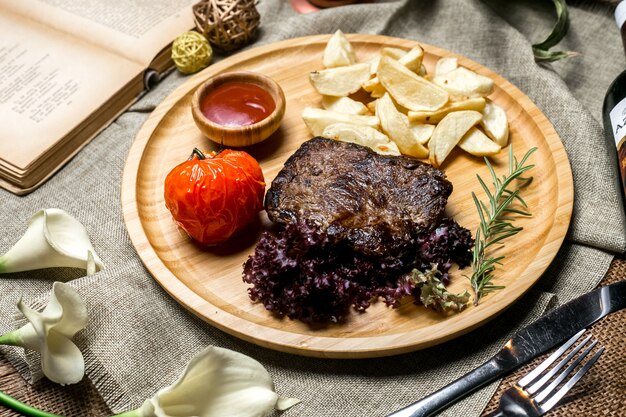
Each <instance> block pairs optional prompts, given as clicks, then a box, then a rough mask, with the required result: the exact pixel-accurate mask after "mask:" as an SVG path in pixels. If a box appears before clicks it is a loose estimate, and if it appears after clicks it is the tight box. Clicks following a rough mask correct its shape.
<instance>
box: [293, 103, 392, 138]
mask: <svg viewBox="0 0 626 417" xmlns="http://www.w3.org/2000/svg"><path fill="white" fill-rule="evenodd" d="M302 120H304V124H306V126H307V127H308V128H309V131H311V134H313V136H320V135H321V134H322V132H324V129H325V128H326V126H328V125H331V124H333V123H349V124H353V125H362V126H369V127H371V128H373V129H378V128H380V121H379V120H378V117H376V116H360V115H354V114H345V113H337V112H332V111H328V110H323V109H316V108H313V107H306V108H305V109H304V110H303V111H302Z"/></svg>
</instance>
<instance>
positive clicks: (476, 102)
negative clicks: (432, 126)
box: [408, 97, 485, 123]
mask: <svg viewBox="0 0 626 417" xmlns="http://www.w3.org/2000/svg"><path fill="white" fill-rule="evenodd" d="M484 108H485V99H484V98H482V97H476V98H469V99H467V100H463V101H451V102H449V103H448V104H446V105H445V106H443V107H442V108H440V109H439V110H435V111H410V112H409V113H408V116H409V120H411V121H412V122H421V123H439V122H440V121H441V119H443V118H444V117H445V116H446V114H448V113H451V112H453V111H460V110H476V111H483V109H484Z"/></svg>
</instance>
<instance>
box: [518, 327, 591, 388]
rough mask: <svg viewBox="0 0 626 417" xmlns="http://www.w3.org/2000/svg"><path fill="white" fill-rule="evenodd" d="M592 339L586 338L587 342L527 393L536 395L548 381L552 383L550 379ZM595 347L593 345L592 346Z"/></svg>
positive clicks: (582, 343)
mask: <svg viewBox="0 0 626 417" xmlns="http://www.w3.org/2000/svg"><path fill="white" fill-rule="evenodd" d="M590 339H591V335H589V336H587V337H586V338H585V340H583V341H582V342H580V343H579V344H578V346H576V347H575V348H574V349H572V351H571V352H570V353H569V354H568V355H567V356H566V357H564V358H563V359H562V360H561V361H560V362H559V363H558V364H557V365H556V366H555V367H554V368H552V369H550V372H547V373H546V374H545V375H544V376H543V377H542V378H541V379H540V380H539V381H537V382H536V383H534V384H533V385H531V386H530V387H529V388H528V389H527V390H526V392H528V393H529V394H531V395H532V394H534V393H536V392H537V391H539V390H540V389H541V387H543V386H544V385H545V384H547V383H548V381H550V379H552V377H553V376H554V375H556V373H557V372H559V371H560V370H561V368H563V367H564V366H565V365H567V363H568V362H569V361H570V360H571V359H572V358H573V357H574V356H575V355H576V354H577V353H578V352H580V350H581V349H582V348H583V346H585V344H587V342H588V341H589V340H590ZM592 346H593V345H592Z"/></svg>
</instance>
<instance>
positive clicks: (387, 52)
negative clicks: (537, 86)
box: [380, 46, 407, 61]
mask: <svg viewBox="0 0 626 417" xmlns="http://www.w3.org/2000/svg"><path fill="white" fill-rule="evenodd" d="M406 53H407V51H405V50H404V49H400V48H394V47H392V46H387V47H385V48H383V49H381V50H380V56H388V57H389V58H391V59H395V60H396V61H397V60H399V59H400V58H402V57H403V56H405V55H406Z"/></svg>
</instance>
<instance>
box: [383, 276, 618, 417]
mask: <svg viewBox="0 0 626 417" xmlns="http://www.w3.org/2000/svg"><path fill="white" fill-rule="evenodd" d="M625 307H626V281H620V282H618V283H615V284H611V285H607V286H605V287H600V288H598V289H596V290H593V291H591V292H589V293H587V294H584V295H582V296H580V297H578V298H575V299H574V300H572V301H570V302H568V303H566V304H563V305H562V306H560V307H558V308H555V309H554V310H552V311H550V312H549V313H547V314H545V315H544V316H542V317H540V318H539V319H537V320H536V321H534V322H533V323H531V324H530V325H528V326H526V327H524V328H523V329H521V330H519V331H517V333H515V335H514V336H513V337H512V338H511V339H509V341H508V342H506V344H505V345H504V347H503V348H502V349H501V350H500V351H499V352H498V353H497V354H496V355H495V356H493V357H492V358H491V359H489V360H488V361H487V362H485V363H484V364H483V365H481V366H479V367H478V368H476V369H474V370H473V371H471V372H469V373H467V374H465V375H464V376H462V377H461V378H459V379H457V380H456V381H454V382H452V383H451V384H449V385H447V386H445V387H443V388H442V389H440V390H439V391H436V392H434V393H432V394H430V395H428V396H427V397H424V398H423V399H421V400H419V401H417V402H415V403H413V404H411V405H409V406H407V407H405V408H403V409H401V410H399V411H396V412H394V413H392V414H389V415H387V417H428V416H431V415H433V414H434V413H436V412H438V411H440V410H442V409H443V408H445V407H446V406H448V405H451V404H452V403H454V402H456V401H458V400H460V399H461V398H463V397H465V396H466V395H469V394H470V393H472V392H474V391H475V390H477V389H478V388H480V387H482V386H484V385H486V384H488V383H489V382H491V381H494V380H496V379H498V378H501V377H503V376H504V375H506V374H507V373H509V372H511V371H512V370H514V369H515V368H517V367H519V366H520V365H522V364H523V363H526V362H528V361H530V360H531V359H533V358H535V357H537V356H539V355H541V354H542V353H544V352H546V351H548V350H550V349H551V348H553V347H555V346H556V345H558V344H560V343H562V342H564V341H565V340H567V339H569V338H570V337H571V336H573V335H574V334H576V333H577V332H578V331H580V330H582V329H584V328H586V327H589V326H591V325H592V324H593V323H595V322H597V321H598V320H600V319H601V318H602V317H604V316H606V315H607V314H610V313H613V312H615V311H618V310H621V309H623V308H625Z"/></svg>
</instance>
